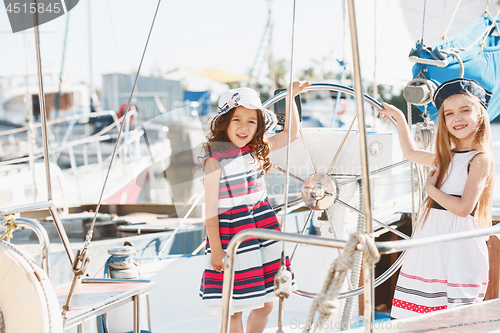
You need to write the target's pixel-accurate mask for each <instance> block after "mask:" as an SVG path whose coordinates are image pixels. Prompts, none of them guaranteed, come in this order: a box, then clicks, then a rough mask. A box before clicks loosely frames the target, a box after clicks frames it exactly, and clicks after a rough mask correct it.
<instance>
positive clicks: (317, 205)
mask: <svg viewBox="0 0 500 333" xmlns="http://www.w3.org/2000/svg"><path fill="white" fill-rule="evenodd" d="M315 90H329V91H336V92H338V93H345V94H348V95H354V89H352V88H351V87H347V86H343V85H339V84H331V83H313V84H311V85H310V86H309V87H307V88H306V89H305V92H307V91H315ZM285 96H286V91H283V92H281V93H279V94H277V95H275V96H273V97H272V98H270V99H269V100H267V101H266V102H264V104H263V107H265V108H269V107H271V106H272V105H274V104H275V103H276V102H278V101H280V100H282V99H283V98H285ZM364 101H365V102H367V103H369V104H370V105H372V106H373V107H375V108H378V109H382V105H381V104H380V103H379V102H377V101H376V100H375V99H373V98H372V97H370V96H368V95H366V94H365V95H364ZM355 120H356V116H354V118H353V119H352V122H351V123H350V126H349V128H348V129H347V130H346V131H345V134H343V138H342V140H341V143H340V146H339V148H338V149H337V150H336V151H334V152H332V153H331V154H332V155H333V157H332V159H331V163H330V165H329V166H328V168H325V166H323V170H328V171H327V172H326V173H320V172H318V171H317V170H321V168H320V167H319V166H318V165H316V164H315V162H314V161H313V159H312V158H311V155H310V153H309V147H308V144H307V142H306V140H305V136H304V132H303V131H302V127H301V138H302V142H303V145H304V148H305V152H306V154H307V155H308V158H309V161H310V164H311V168H310V169H311V170H313V172H311V173H310V174H309V175H308V176H307V177H306V178H304V177H303V176H302V175H296V174H294V173H293V172H291V170H289V171H290V172H289V174H290V177H292V178H294V179H296V180H298V181H299V182H301V183H302V185H301V198H298V199H296V200H292V201H289V202H288V206H290V205H294V204H295V205H297V203H298V205H299V206H301V207H304V206H305V207H307V208H308V209H309V210H310V212H309V215H308V217H307V219H306V222H305V225H304V228H303V230H302V233H305V231H306V230H307V226H308V224H309V223H310V221H311V217H312V215H313V212H314V211H323V212H324V214H325V215H326V217H327V219H328V222H329V224H330V227H331V229H332V231H334V228H333V221H332V217H331V215H330V214H329V212H328V209H329V208H330V207H332V206H333V205H335V204H338V205H341V206H344V207H346V208H348V209H350V210H352V211H354V212H356V213H357V214H359V215H361V216H364V214H365V213H364V212H363V211H362V210H360V209H358V208H356V207H354V206H352V205H350V204H348V203H347V202H345V201H344V200H343V199H342V198H341V195H340V194H341V193H340V192H341V191H340V190H341V188H342V186H344V185H347V184H351V185H352V184H353V183H354V182H358V181H359V180H360V179H361V174H353V173H350V174H339V173H338V172H336V173H332V169H333V167H334V166H335V164H336V162H337V161H338V159H339V156H340V155H341V153H342V151H343V149H345V148H346V145H345V143H346V141H347V139H348V137H349V135H350V134H351V135H352V134H354V133H355V132H354V131H351V128H352V126H353V124H354V122H355ZM380 148H381V147H380ZM324 151H325V154H329V152H328V149H324ZM291 154H292V155H293V154H294V152H293V151H292V152H291ZM406 163H409V161H407V160H403V161H401V162H398V163H394V164H390V165H386V166H384V167H382V168H378V169H377V170H372V171H370V173H369V175H370V177H371V176H373V175H375V174H378V173H381V172H384V171H388V170H391V169H393V168H397V167H400V166H401V165H403V164H406ZM275 168H276V169H277V170H279V171H281V172H283V173H285V174H286V173H287V170H285V169H284V168H283V167H281V166H275ZM290 169H291V168H290ZM417 170H418V168H417ZM301 176H302V178H301ZM417 180H418V198H419V200H422V197H423V193H422V189H423V185H422V176H421V174H420V173H419V172H417ZM412 195H414V193H412ZM283 206H284V204H283V205H279V206H275V207H274V209H275V210H277V209H280V208H282V207H283ZM373 222H374V226H375V227H377V225H378V226H380V227H382V228H384V229H387V230H388V231H390V232H392V233H395V234H397V235H398V236H399V237H401V238H404V239H408V238H410V237H409V236H407V235H406V234H404V233H401V232H400V231H398V230H396V229H394V228H392V227H390V226H388V225H386V224H384V223H382V222H381V221H379V220H377V219H376V218H373ZM379 230H380V229H379ZM285 231H286V230H285ZM333 234H334V238H336V236H335V232H333ZM296 249H297V246H296V247H295V250H296ZM295 250H294V253H295ZM405 255H406V253H405V252H403V253H402V254H401V255H400V256H399V257H398V259H397V260H396V261H395V262H394V264H393V265H392V266H391V267H390V268H389V269H388V270H386V271H385V272H384V273H383V274H381V275H380V276H379V277H377V278H376V279H375V281H374V286H375V287H377V286H379V285H380V284H382V283H383V282H385V281H386V280H387V279H388V278H389V277H391V276H392V274H394V273H395V272H396V271H397V270H398V269H399V268H400V267H401V265H402V262H403V259H404V257H405ZM291 260H293V254H292V256H291ZM348 285H349V283H348ZM363 292H364V287H363V286H361V287H357V288H352V287H351V286H349V290H348V291H345V292H342V293H341V294H340V295H339V298H347V297H352V296H357V295H360V294H362V293H363ZM295 293H296V294H299V295H301V296H305V297H314V296H315V295H316V294H315V293H312V292H307V291H304V290H298V291H296V292H295Z"/></svg>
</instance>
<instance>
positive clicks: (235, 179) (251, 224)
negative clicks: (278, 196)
mask: <svg viewBox="0 0 500 333" xmlns="http://www.w3.org/2000/svg"><path fill="white" fill-rule="evenodd" d="M234 147H235V146H234V145H230V147H228V145H224V146H220V147H219V148H218V149H213V148H214V147H212V149H213V150H212V151H211V152H210V153H209V154H207V155H206V156H205V158H208V157H212V158H214V159H216V160H217V161H219V163H220V164H221V167H222V173H221V178H220V186H219V232H220V238H221V243H222V248H223V250H224V251H225V250H226V248H227V246H228V244H229V241H230V240H231V239H232V237H233V236H234V235H236V233H238V232H240V231H242V230H246V229H253V228H262V229H269V230H280V226H279V223H278V219H277V217H276V215H275V214H274V212H273V210H272V208H271V206H270V204H269V201H268V198H267V191H266V186H265V173H264V171H262V170H259V167H258V166H259V165H258V163H257V160H255V161H254V158H253V157H252V155H251V154H250V148H249V147H247V146H246V147H243V148H234ZM282 246H283V245H282V243H281V242H278V241H273V240H259V239H255V238H252V239H247V240H245V241H244V242H242V243H241V245H240V246H239V248H238V250H237V253H236V255H235V259H234V270H235V275H234V287H233V300H232V303H231V304H232V305H231V310H230V312H231V314H233V313H235V312H240V311H246V310H251V309H257V308H261V307H263V306H264V303H266V302H270V301H273V300H276V299H277V298H276V297H275V295H274V276H275V275H276V273H277V272H278V269H279V267H280V258H281V252H282V248H283V247H282ZM286 266H287V269H288V270H290V260H289V259H288V257H286ZM223 275H224V274H223V273H218V272H216V271H214V270H213V268H212V265H211V251H210V243H209V240H208V238H207V242H206V246H205V270H204V272H203V276H202V280H201V287H200V297H201V298H202V301H203V303H204V304H206V305H209V306H210V313H212V314H219V313H220V307H221V299H222V280H223ZM293 287H295V282H293Z"/></svg>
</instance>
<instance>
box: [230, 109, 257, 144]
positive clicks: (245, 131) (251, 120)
mask: <svg viewBox="0 0 500 333" xmlns="http://www.w3.org/2000/svg"><path fill="white" fill-rule="evenodd" d="M257 124H258V119H257V110H254V109H247V108H246V107H244V106H238V107H236V109H235V110H234V113H233V117H232V118H231V121H230V122H229V126H228V127H227V136H228V138H229V140H230V141H231V142H232V143H234V144H235V145H236V146H237V147H239V148H242V147H245V146H246V145H247V144H248V143H249V142H250V141H252V139H253V137H254V136H255V133H256V131H257Z"/></svg>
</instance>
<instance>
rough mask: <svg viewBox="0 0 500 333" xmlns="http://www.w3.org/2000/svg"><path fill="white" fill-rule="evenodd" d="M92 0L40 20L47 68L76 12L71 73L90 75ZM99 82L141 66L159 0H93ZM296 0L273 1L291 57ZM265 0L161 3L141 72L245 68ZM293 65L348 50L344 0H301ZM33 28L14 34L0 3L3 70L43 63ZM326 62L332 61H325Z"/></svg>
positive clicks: (277, 46) (280, 47) (281, 53)
mask: <svg viewBox="0 0 500 333" xmlns="http://www.w3.org/2000/svg"><path fill="white" fill-rule="evenodd" d="M88 1H89V0H81V1H80V2H79V3H78V5H77V6H76V7H75V8H74V9H73V10H72V11H70V12H69V14H66V15H65V16H62V17H60V18H58V19H55V20H54V21H51V22H49V23H46V24H44V25H41V26H40V32H41V52H42V61H43V66H44V68H54V69H57V70H58V69H59V68H60V66H61V58H62V45H63V38H64V31H65V27H66V19H67V16H68V15H69V17H70V25H69V39H68V46H67V55H66V65H65V77H66V79H68V80H70V81H73V82H80V81H85V82H88V80H89V77H90V75H89V59H90V55H89V47H88V45H89V41H88V39H89V37H88V36H89V28H88V26H89V23H88V20H89V16H88ZM90 1H91V8H92V9H91V14H92V15H91V22H92V29H91V33H92V59H93V69H94V70H93V76H94V84H95V85H97V86H99V85H100V82H101V78H100V75H101V74H105V73H111V72H125V73H129V72H131V71H133V70H135V69H136V68H137V67H138V64H139V60H140V57H141V54H142V50H143V48H144V45H145V42H146V38H147V34H148V31H149V28H150V25H151V22H152V19H153V15H154V11H155V9H156V6H157V3H158V2H157V1H156V0H140V1H139V0H99V1H96V0H90ZM292 5H293V2H292V1H291V0H274V1H273V7H272V8H273V20H274V24H275V28H274V46H273V53H274V56H275V58H276V59H286V60H287V62H289V61H290V52H291V26H292V24H291V23H292ZM267 11H268V3H267V1H266V0H252V1H242V0H215V1H206V0H185V1H166V0H163V1H162V2H161V5H160V9H159V12H158V16H157V19H156V23H155V27H154V30H153V33H152V35H151V40H150V44H149V47H148V51H147V53H146V57H145V59H144V65H143V69H142V71H141V73H143V74H150V73H152V72H154V71H157V70H159V71H161V72H165V71H170V70H173V69H175V68H179V69H201V68H207V67H216V68H220V69H223V70H226V71H230V72H235V73H239V74H245V73H247V72H248V70H249V69H250V67H251V66H252V63H253V61H254V58H255V55H256V52H257V48H258V44H259V41H260V38H261V35H262V32H263V30H264V27H265V25H266V21H267ZM296 13H297V14H296V30H295V33H296V35H295V53H294V68H295V69H296V70H297V72H298V71H300V70H301V69H304V68H308V67H311V66H313V65H315V63H317V62H318V61H322V59H328V60H327V61H325V62H324V64H325V66H327V67H331V68H330V69H333V68H335V66H336V64H335V63H336V61H335V58H341V57H342V55H343V43H342V41H343V34H342V6H341V2H340V1H331V0H330V1H329V0H308V1H307V2H306V1H297V10H296ZM33 31H34V29H29V30H26V31H24V32H20V33H16V34H13V33H12V32H11V30H10V25H9V21H8V17H7V13H6V11H5V8H4V7H2V8H0V40H1V45H2V46H3V47H2V52H1V54H0V76H1V75H8V74H14V73H18V74H19V73H21V74H22V73H25V72H26V70H27V69H28V71H31V72H35V71H36V67H35V66H36V62H35V61H36V60H35V50H34V37H33ZM326 69H327V70H328V69H329V68H326Z"/></svg>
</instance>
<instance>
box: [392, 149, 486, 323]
mask: <svg viewBox="0 0 500 333" xmlns="http://www.w3.org/2000/svg"><path fill="white" fill-rule="evenodd" d="M477 153H478V152H475V151H465V152H456V153H455V154H454V156H453V159H452V162H451V163H450V166H449V168H448V178H447V179H446V181H445V183H444V184H443V186H442V187H441V190H442V191H443V192H445V193H447V194H450V195H455V196H460V195H462V193H463V191H464V187H465V182H466V181H467V176H468V167H469V163H470V161H471V159H472V158H473V157H474V156H475V155H476V154H477ZM434 207H435V208H431V209H430V211H429V215H428V216H427V218H426V220H425V223H424V224H423V226H422V227H420V225H421V224H419V227H417V228H418V229H417V230H416V231H415V235H414V237H413V238H415V239H416V238H424V237H430V236H437V235H445V234H450V233H454V232H460V231H465V230H474V229H476V228H478V225H477V223H476V221H475V219H474V217H473V216H471V215H469V216H466V217H460V216H458V215H455V214H453V213H451V212H449V211H447V210H445V209H444V208H442V207H441V206H439V205H435V206H434ZM488 269H489V266H488V249H487V246H486V242H485V240H484V238H472V239H466V240H460V241H455V242H451V243H446V244H441V245H434V246H428V247H423V248H417V249H412V250H409V251H408V254H407V256H406V258H405V261H404V264H403V267H402V268H401V272H400V273H399V277H398V282H397V285H396V291H395V293H394V299H393V301H392V310H391V317H393V318H396V319H403V318H407V317H411V316H415V315H418V314H422V313H427V312H432V311H437V310H442V309H447V308H452V307H454V306H459V305H466V304H472V303H476V302H480V301H482V300H483V298H484V294H485V292H486V287H487V285H488Z"/></svg>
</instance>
